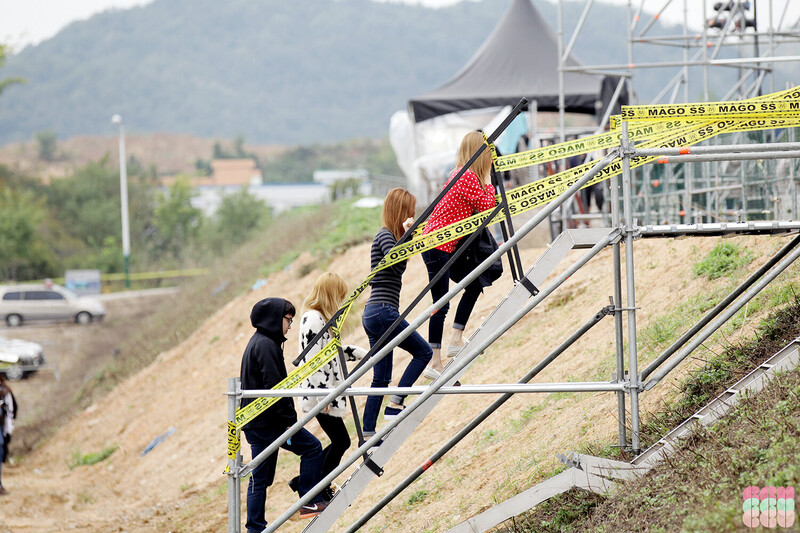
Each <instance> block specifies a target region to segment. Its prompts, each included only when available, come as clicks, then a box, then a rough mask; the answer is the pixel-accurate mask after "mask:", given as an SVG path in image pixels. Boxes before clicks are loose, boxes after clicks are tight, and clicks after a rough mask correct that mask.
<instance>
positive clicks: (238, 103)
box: [0, 0, 696, 144]
mask: <svg viewBox="0 0 800 533" xmlns="http://www.w3.org/2000/svg"><path fill="white" fill-rule="evenodd" d="M509 1H510V0H483V1H479V2H472V1H465V2H460V3H458V4H455V5H453V6H451V7H446V8H439V9H432V8H426V7H421V6H418V5H409V4H397V3H376V2H372V1H370V0H303V1H292V2H286V1H284V0H259V1H255V0H226V1H224V2H220V1H216V0H155V1H154V2H153V3H151V4H147V5H145V6H142V7H136V8H132V9H127V10H113V11H107V12H104V13H101V14H98V15H96V16H94V17H92V18H91V19H89V20H86V21H81V22H76V23H73V24H71V25H70V26H68V27H67V28H65V29H64V30H63V31H61V32H60V33H59V34H58V35H56V36H55V37H53V38H52V39H49V40H47V41H45V42H43V43H41V44H39V45H37V46H32V47H27V48H25V49H23V50H21V51H19V53H17V54H16V55H13V56H12V57H10V58H9V60H8V63H7V65H6V67H4V68H3V69H2V72H0V74H2V76H3V77H10V76H22V77H24V78H25V79H26V80H27V84H25V85H17V86H12V87H10V88H8V89H7V90H6V91H5V92H4V93H3V96H2V98H0V143H6V142H10V141H19V140H25V139H30V138H31V137H32V136H33V135H34V134H35V133H36V132H41V131H44V130H52V131H53V132H55V133H56V134H57V135H58V136H59V137H60V138H66V137H70V136H72V135H76V134H111V133H113V132H114V131H115V130H114V129H113V127H112V125H111V124H110V117H111V116H112V115H113V114H115V113H120V114H122V115H123V117H124V118H125V121H126V125H127V127H128V129H129V131H133V132H139V133H146V132H154V131H162V132H176V133H191V134H194V135H198V136H202V137H223V138H231V137H234V136H236V135H243V136H244V137H246V138H247V140H248V141H251V142H259V143H284V144H286V143H292V144H303V143H310V142H322V141H336V140H341V139H348V138H353V137H381V136H384V135H386V132H387V129H388V122H389V117H390V116H391V114H392V113H393V112H394V111H396V110H399V109H404V108H405V107H406V104H407V101H408V99H409V98H410V97H413V96H415V95H418V94H421V93H423V92H425V91H428V90H430V89H433V88H435V87H438V86H439V85H441V84H442V83H443V82H445V81H446V80H448V79H449V78H450V77H452V76H453V75H454V74H455V73H456V72H457V71H458V70H459V69H460V68H461V67H462V66H463V65H464V63H465V62H466V61H467V60H468V59H469V57H471V56H472V54H473V53H474V52H475V51H476V49H477V48H478V47H479V46H480V44H481V43H482V42H483V41H484V39H486V37H487V36H488V35H489V33H490V32H491V30H492V29H493V28H494V26H495V24H496V23H497V21H498V20H499V19H500V17H501V16H502V15H503V13H504V12H505V10H506V8H507V7H508V4H509ZM535 4H536V6H537V7H538V8H539V10H540V11H541V12H542V14H543V15H544V16H545V17H546V19H547V20H548V21H549V22H550V24H551V26H552V27H553V28H554V31H555V28H556V17H557V14H556V6H555V4H553V3H551V2H549V1H545V0H535ZM584 5H585V2H582V1H581V2H567V3H565V8H564V13H565V17H564V18H565V20H566V21H567V22H566V26H567V27H568V28H569V29H571V28H572V27H573V26H574V25H575V23H576V21H577V20H578V19H579V16H580V13H581V10H582V9H583V7H584ZM626 20H627V9H626V8H625V7H620V6H611V5H604V4H595V7H594V8H593V10H592V19H591V24H589V25H588V26H587V28H586V29H585V30H584V32H583V33H582V37H581V39H580V40H579V41H578V42H577V44H576V47H575V50H574V53H575V54H576V55H577V57H578V58H579V59H580V60H581V61H583V62H584V63H586V64H609V63H625V62H627V59H626V58H627V54H626V41H625V39H626V32H625V31H624V25H625V21H626ZM671 33H677V31H675V30H673V31H672V32H671ZM568 37H569V33H567V35H566V37H565V39H567V38H568ZM531 53H532V54H535V53H536V51H535V50H531ZM667 53H669V54H672V55H674V54H675V53H676V52H674V50H673V51H666V50H664V49H661V48H652V49H650V50H649V51H648V50H645V51H644V52H643V53H642V55H641V57H639V58H638V59H640V60H654V59H656V58H657V57H662V58H665V57H664V56H663V54H667ZM669 57H671V56H669ZM543 75H545V73H543ZM670 76H671V73H666V72H660V73H654V74H653V75H652V76H646V77H642V82H641V83H640V84H639V86H637V89H638V91H639V93H640V95H648V94H650V95H652V94H655V92H657V90H658V89H660V88H662V87H663V86H664V85H665V83H666V80H668V79H669V77H670ZM695 89H696V88H695Z"/></svg>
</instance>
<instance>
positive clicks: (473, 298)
mask: <svg viewBox="0 0 800 533" xmlns="http://www.w3.org/2000/svg"><path fill="white" fill-rule="evenodd" d="M484 142H485V141H484V138H483V134H482V133H481V132H479V131H471V132H469V133H467V134H466V135H465V136H464V138H463V139H462V140H461V146H460V147H459V148H458V153H457V154H456V167H455V168H454V169H453V171H452V172H451V173H450V178H449V179H448V180H447V182H445V184H444V186H443V187H442V188H444V187H445V186H447V184H448V183H449V182H450V180H452V179H453V178H454V177H455V176H456V174H458V172H459V171H460V170H461V168H462V167H463V166H464V165H465V164H466V163H467V162H468V161H469V159H470V158H471V157H472V155H473V154H474V153H475V152H477V151H478V148H480V146H481V145H482V144H483V143H484ZM491 169H492V156H491V153H490V152H489V149H488V148H487V149H486V150H484V151H483V152H482V153H481V155H480V156H479V157H478V159H477V160H475V162H474V163H472V165H470V167H469V169H467V170H466V172H464V174H463V175H462V176H461V177H460V178H459V180H458V182H456V184H455V185H454V186H453V187H452V188H451V189H450V190H449V191H447V194H445V195H444V197H443V198H442V199H441V200H440V201H439V203H438V204H436V207H435V208H434V209H433V213H431V216H430V218H429V219H428V223H427V224H426V225H425V229H424V231H423V234H426V233H430V232H432V231H436V230H438V229H441V228H443V227H445V226H449V225H450V224H454V223H456V222H459V221H461V220H464V219H465V218H467V217H470V216H472V215H473V214H474V213H478V212H480V211H485V210H487V209H491V208H493V207H494V206H495V197H494V194H495V191H494V186H493V185H492V183H491ZM460 239H461V238H459V239H455V240H452V241H450V242H446V243H444V244H442V245H440V246H437V247H436V248H433V249H431V250H427V251H425V252H422V259H423V260H424V261H425V266H426V268H427V269H428V278H429V279H430V280H433V278H434V276H436V274H438V273H439V271H440V270H442V268H444V265H445V264H446V263H447V261H449V260H450V256H451V255H452V254H453V252H454V251H455V249H456V244H457V243H458V241H459V240H460ZM457 261H458V260H457ZM457 266H458V265H457V262H456V264H454V265H453V266H452V267H451V268H450V269H448V271H447V272H446V273H445V274H444V275H443V276H442V277H441V278H440V279H439V281H437V282H436V284H435V285H434V286H433V287H431V296H432V297H433V301H434V302H435V301H437V300H439V299H440V298H441V297H442V296H444V295H445V294H447V291H448V290H449V288H448V286H449V279H450V278H453V271H454V270H455V269H456V267H457ZM453 281H459V280H458V279H455V278H453ZM484 286H485V284H484V283H483V282H482V281H481V279H476V280H474V281H473V282H472V283H470V284H469V285H467V286H466V287H465V289H464V293H463V294H462V295H461V300H460V301H459V302H458V308H457V309H456V316H455V318H454V319H453V330H452V333H451V335H450V344H449V345H448V347H447V356H448V357H452V356H454V355H456V354H457V353H458V352H459V350H461V348H463V346H464V341H463V339H462V336H463V334H464V329H465V328H466V325H467V320H469V316H470V314H472V310H473V308H474V307H475V302H477V301H478V296H480V294H481V292H483V287H484ZM449 309H450V303H449V302H448V303H446V304H444V306H442V308H441V309H439V310H438V311H436V312H435V313H434V314H433V316H431V319H430V322H429V323H428V342H429V343H430V345H431V348H433V358H432V359H431V367H432V369H433V370H435V371H438V372H441V370H442V362H441V358H440V354H441V349H442V336H443V334H444V321H445V318H446V317H447V311H448V310H449ZM429 370H430V369H429Z"/></svg>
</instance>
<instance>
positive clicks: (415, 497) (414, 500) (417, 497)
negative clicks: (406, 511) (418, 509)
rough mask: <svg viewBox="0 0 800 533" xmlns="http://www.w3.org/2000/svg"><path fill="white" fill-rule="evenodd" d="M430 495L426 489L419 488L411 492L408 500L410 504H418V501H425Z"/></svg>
mask: <svg viewBox="0 0 800 533" xmlns="http://www.w3.org/2000/svg"><path fill="white" fill-rule="evenodd" d="M427 497H428V491H427V490H425V489H422V490H418V491H416V492H414V493H412V494H411V496H409V497H408V500H407V501H406V504H408V505H416V504H418V503H422V502H424V501H425V498H427Z"/></svg>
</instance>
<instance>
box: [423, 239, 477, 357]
mask: <svg viewBox="0 0 800 533" xmlns="http://www.w3.org/2000/svg"><path fill="white" fill-rule="evenodd" d="M450 257H452V254H448V253H447V252H443V251H441V250H438V249H436V248H433V249H432V250H426V251H424V252H422V260H423V261H425V267H426V268H427V269H428V279H429V280H431V279H433V278H434V277H435V276H436V274H438V273H439V271H440V270H441V269H442V268H443V267H444V265H445V264H446V263H447V262H448V261H449V260H450ZM448 290H450V271H449V270H448V271H447V272H446V273H445V274H444V275H443V276H442V277H441V278H439V281H437V282H436V283H435V284H434V285H433V287H431V297H433V301H434V302H436V301H438V300H439V298H441V297H442V296H444V295H445V294H447V291H448ZM482 291H483V287H482V286H481V283H480V282H479V281H478V280H477V279H475V280H473V281H472V283H470V284H469V285H467V286H466V287H464V294H462V295H461V300H460V301H459V302H458V308H457V309H456V316H455V318H454V319H453V329H460V330H461V331H464V328H466V327H467V321H468V320H469V315H471V314H472V310H473V309H474V308H475V302H477V301H478V296H480V295H481V292H482ZM449 310H450V302H447V303H446V304H444V305H443V306H442V307H441V308H440V309H439V310H438V311H436V312H435V313H434V314H433V315H432V316H431V320H430V322H428V342H430V343H431V346H432V347H433V348H441V347H442V334H443V333H444V320H445V318H447V311H449Z"/></svg>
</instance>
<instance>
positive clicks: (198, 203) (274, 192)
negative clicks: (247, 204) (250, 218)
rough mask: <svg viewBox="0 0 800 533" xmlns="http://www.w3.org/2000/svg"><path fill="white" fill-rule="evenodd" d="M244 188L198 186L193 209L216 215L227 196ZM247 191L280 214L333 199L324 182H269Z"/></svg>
mask: <svg viewBox="0 0 800 533" xmlns="http://www.w3.org/2000/svg"><path fill="white" fill-rule="evenodd" d="M245 187H246V186H245ZM241 188H242V186H241V185H229V186H213V185H212V186H201V187H197V188H196V189H195V192H196V193H197V195H196V196H195V197H194V198H192V206H194V207H196V208H198V209H200V210H202V211H203V213H204V214H205V215H206V216H212V215H213V214H214V213H215V212H216V211H217V208H219V205H220V203H221V202H222V197H223V196H224V195H226V194H232V193H234V192H236V191H237V190H239V189H241ZM246 188H247V192H249V193H250V194H251V195H253V196H255V197H256V198H258V199H260V200H262V201H264V203H266V204H267V205H268V206H269V207H270V208H272V210H273V213H276V214H277V213H280V212H282V211H286V210H289V209H292V208H293V207H300V206H304V205H318V204H324V203H325V202H329V201H330V199H331V190H330V188H329V187H328V186H327V185H323V184H321V183H269V184H265V185H256V186H250V187H246Z"/></svg>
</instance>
